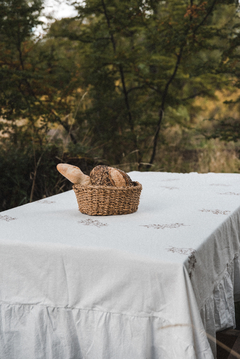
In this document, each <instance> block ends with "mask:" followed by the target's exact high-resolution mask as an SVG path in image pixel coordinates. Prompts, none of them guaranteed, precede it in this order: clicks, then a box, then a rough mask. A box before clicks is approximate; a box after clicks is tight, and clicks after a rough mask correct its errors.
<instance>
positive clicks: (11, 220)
mask: <svg viewBox="0 0 240 359" xmlns="http://www.w3.org/2000/svg"><path fill="white" fill-rule="evenodd" d="M129 175H130V176H131V178H132V179H133V180H137V181H139V182H140V183H141V184H142V186H143V191H142V194H141V199H140V205H139V209H138V211H137V212H136V213H133V214H129V215H122V216H108V217H97V216H94V217H91V216H87V215H84V214H81V213H80V212H79V211H78V207H77V201H76V198H75V194H74V192H73V191H68V192H66V193H63V194H60V195H56V196H53V197H49V198H47V199H43V200H41V201H37V202H34V203H31V204H27V205H24V206H20V207H17V208H14V209H11V210H8V211H5V212H1V213H0V305H1V306H0V308H1V309H0V358H1V359H26V358H31V359H40V358H41V359H81V358H83V359H168V358H169V359H174V358H176V359H181V358H182V359H188V358H189V359H194V358H197V359H203V358H204V359H210V358H211V359H212V358H213V357H214V355H215V346H214V344H213V342H212V341H211V340H210V343H211V346H210V345H209V341H208V339H207V336H206V334H205V331H207V333H209V334H210V335H212V336H215V331H216V330H221V329H224V328H227V327H231V326H234V325H235V319H234V295H235V300H240V260H239V229H240V208H239V205H240V175H239V174H214V173H209V174H197V173H190V174H177V173H153V172H149V173H140V172H130V173H129Z"/></svg>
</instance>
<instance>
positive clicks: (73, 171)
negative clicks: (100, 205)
mask: <svg viewBox="0 0 240 359" xmlns="http://www.w3.org/2000/svg"><path fill="white" fill-rule="evenodd" d="M57 170H58V171H59V172H60V173H61V174H62V175H63V176H64V177H66V178H67V179H68V180H69V181H70V182H72V183H74V184H81V185H82V186H87V185H90V177H89V176H87V175H85V174H84V173H83V172H82V171H81V170H80V168H79V167H76V166H72V165H68V164H67V163H59V164H58V165H57Z"/></svg>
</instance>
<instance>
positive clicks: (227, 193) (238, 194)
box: [219, 192, 240, 196]
mask: <svg viewBox="0 0 240 359" xmlns="http://www.w3.org/2000/svg"><path fill="white" fill-rule="evenodd" d="M219 194H226V195H233V196H240V193H236V192H225V193H219Z"/></svg>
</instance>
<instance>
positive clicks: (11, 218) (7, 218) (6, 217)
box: [0, 214, 17, 222]
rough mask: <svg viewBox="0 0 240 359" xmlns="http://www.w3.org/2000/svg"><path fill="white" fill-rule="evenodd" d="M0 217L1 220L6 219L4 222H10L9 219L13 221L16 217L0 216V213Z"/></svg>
mask: <svg viewBox="0 0 240 359" xmlns="http://www.w3.org/2000/svg"><path fill="white" fill-rule="evenodd" d="M0 219H2V220H3V221H6V222H10V221H14V219H17V218H14V217H10V216H6V215H5V216H2V215H1V214H0Z"/></svg>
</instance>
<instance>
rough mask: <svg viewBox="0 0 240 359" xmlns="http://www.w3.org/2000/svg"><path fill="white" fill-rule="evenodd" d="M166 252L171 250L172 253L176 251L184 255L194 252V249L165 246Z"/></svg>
mask: <svg viewBox="0 0 240 359" xmlns="http://www.w3.org/2000/svg"><path fill="white" fill-rule="evenodd" d="M167 251H168V252H172V253H178V254H184V255H187V256H188V255H192V254H193V253H195V249H193V248H177V247H170V248H167Z"/></svg>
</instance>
